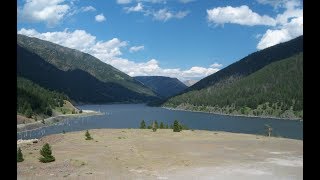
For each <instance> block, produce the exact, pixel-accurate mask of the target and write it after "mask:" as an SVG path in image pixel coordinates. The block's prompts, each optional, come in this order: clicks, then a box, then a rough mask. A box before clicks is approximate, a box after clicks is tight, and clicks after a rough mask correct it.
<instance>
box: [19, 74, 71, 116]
mask: <svg viewBox="0 0 320 180" xmlns="http://www.w3.org/2000/svg"><path fill="white" fill-rule="evenodd" d="M64 100H69V98H68V97H67V96H66V95H64V94H62V93H58V92H54V91H49V90H47V89H45V88H42V87H40V86H39V85H37V84H35V83H33V82H32V81H30V80H28V79H25V78H23V77H19V76H18V77H17V113H18V114H21V115H24V116H26V117H28V118H30V117H35V116H36V115H40V116H47V117H48V116H51V115H52V113H53V110H54V109H56V108H59V107H63V105H64Z"/></svg>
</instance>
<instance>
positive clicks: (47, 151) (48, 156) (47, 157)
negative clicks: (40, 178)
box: [39, 143, 55, 163]
mask: <svg viewBox="0 0 320 180" xmlns="http://www.w3.org/2000/svg"><path fill="white" fill-rule="evenodd" d="M40 154H41V155H42V156H43V157H40V158H39V160H40V162H43V163H48V162H52V161H55V157H53V156H52V151H51V147H50V145H49V144H48V143H46V144H45V145H43V147H42V149H41V150H40Z"/></svg>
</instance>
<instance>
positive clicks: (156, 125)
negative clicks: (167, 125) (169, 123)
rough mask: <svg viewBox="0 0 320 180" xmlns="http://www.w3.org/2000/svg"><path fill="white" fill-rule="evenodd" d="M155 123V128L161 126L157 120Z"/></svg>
mask: <svg viewBox="0 0 320 180" xmlns="http://www.w3.org/2000/svg"><path fill="white" fill-rule="evenodd" d="M154 125H155V128H156V129H158V128H159V125H158V122H157V121H155V122H154Z"/></svg>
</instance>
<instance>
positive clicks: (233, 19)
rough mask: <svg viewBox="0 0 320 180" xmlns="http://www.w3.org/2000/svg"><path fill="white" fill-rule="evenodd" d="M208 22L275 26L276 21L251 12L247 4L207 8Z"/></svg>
mask: <svg viewBox="0 0 320 180" xmlns="http://www.w3.org/2000/svg"><path fill="white" fill-rule="evenodd" d="M207 19H208V22H210V23H213V24H217V25H223V24H225V23H234V24H240V25H247V26H254V25H269V26H275V25H276V21H275V20H274V19H273V18H271V17H269V16H267V15H263V16H260V15H259V14H257V13H255V12H253V11H252V10H251V9H250V8H249V7H248V6H246V5H243V6H240V7H231V6H226V7H217V8H213V9H207Z"/></svg>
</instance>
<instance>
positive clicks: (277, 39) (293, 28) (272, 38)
mask: <svg viewBox="0 0 320 180" xmlns="http://www.w3.org/2000/svg"><path fill="white" fill-rule="evenodd" d="M302 34H303V19H302V17H298V18H293V19H292V20H291V21H290V22H289V23H286V24H284V25H283V26H281V28H280V29H274V30H272V29H268V30H267V32H266V33H265V34H264V35H263V36H262V38H261V40H260V41H259V43H258V45H257V49H265V48H267V47H270V46H273V45H276V44H279V43H281V42H286V41H289V40H291V39H293V38H296V37H298V36H300V35H302Z"/></svg>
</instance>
